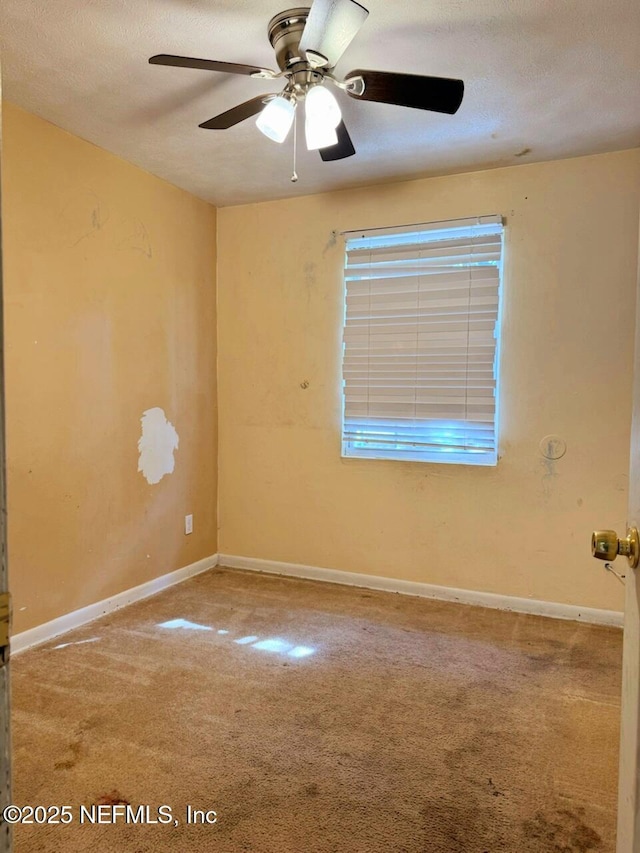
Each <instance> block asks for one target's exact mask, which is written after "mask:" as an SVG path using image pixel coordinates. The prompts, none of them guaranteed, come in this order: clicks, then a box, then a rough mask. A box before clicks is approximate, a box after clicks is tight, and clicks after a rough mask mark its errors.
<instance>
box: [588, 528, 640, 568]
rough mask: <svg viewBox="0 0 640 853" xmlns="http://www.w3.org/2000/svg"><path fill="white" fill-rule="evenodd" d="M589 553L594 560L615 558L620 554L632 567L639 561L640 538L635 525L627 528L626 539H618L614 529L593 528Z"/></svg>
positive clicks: (636, 565) (635, 566)
mask: <svg viewBox="0 0 640 853" xmlns="http://www.w3.org/2000/svg"><path fill="white" fill-rule="evenodd" d="M591 553H592V554H593V556H594V557H595V558H596V560H607V561H609V560H615V558H616V557H617V556H618V554H622V556H623V557H626V558H627V559H628V561H629V565H630V566H631V568H632V569H636V568H637V567H638V563H640V538H639V537H638V531H637V529H636V528H635V527H630V528H629V529H628V530H627V536H626V539H618V534H617V533H616V532H615V530H594V532H593V533H592V534H591Z"/></svg>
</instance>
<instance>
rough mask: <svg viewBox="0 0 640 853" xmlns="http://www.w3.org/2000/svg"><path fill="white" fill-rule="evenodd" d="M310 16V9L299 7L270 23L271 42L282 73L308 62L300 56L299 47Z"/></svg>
mask: <svg viewBox="0 0 640 853" xmlns="http://www.w3.org/2000/svg"><path fill="white" fill-rule="evenodd" d="M308 15H309V7H307V6H297V7H296V8H295V9H287V10H286V11H285V12H280V13H279V14H277V15H274V17H273V18H271V20H270V21H269V27H268V33H269V41H270V42H271V46H272V47H273V49H274V50H275V53H276V61H277V63H278V67H279V68H280V70H281V71H287V70H288V69H290V68H291V66H293V65H297V64H298V63H300V62H306V60H305V59H304V57H303V56H301V55H300V50H299V45H300V39H301V38H302V31H303V30H304V27H305V24H306V23H307V17H308Z"/></svg>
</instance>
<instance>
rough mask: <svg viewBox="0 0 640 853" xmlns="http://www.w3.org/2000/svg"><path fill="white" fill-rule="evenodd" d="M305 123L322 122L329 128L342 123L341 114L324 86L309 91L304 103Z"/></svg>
mask: <svg viewBox="0 0 640 853" xmlns="http://www.w3.org/2000/svg"><path fill="white" fill-rule="evenodd" d="M304 109H305V116H306V118H307V121H312V122H314V123H317V122H323V124H326V125H328V126H329V127H337V126H338V125H339V124H340V122H341V121H342V112H341V111H340V106H339V104H338V102H337V101H336V99H335V98H334V96H333V95H332V94H331V92H330V91H329V90H328V89H325V88H324V86H314V87H313V88H312V89H309V91H308V92H307V95H306V97H305V103H304Z"/></svg>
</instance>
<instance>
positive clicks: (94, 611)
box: [11, 554, 218, 655]
mask: <svg viewBox="0 0 640 853" xmlns="http://www.w3.org/2000/svg"><path fill="white" fill-rule="evenodd" d="M217 565H218V555H217V554H213V555H212V556H211V557H205V558H204V559H203V560H198V561H197V562H196V563H191V565H190V566H185V567H184V568H182V569H177V570H176V571H175V572H169V574H166V575H162V576H161V577H159V578H154V579H153V580H150V581H147V583H143V584H140V586H134V587H133V588H132V589H127V590H125V591H124V592H119V593H118V594H117V595H113V596H111V598H105V599H104V600H103V601H96V603H95V604H89V605H88V607H83V608H82V609H81V610H74V611H73V612H72V613H66V614H65V615H64V616H60V617H59V618H58V619H53V620H52V621H51V622H45V623H44V625H37V626H36V627H35V628H31V629H30V630H28V631H22V632H21V633H20V634H15V635H14V636H13V637H11V654H12V655H15V654H17V653H18V652H23V651H24V650H25V649H30V648H31V647H32V646H37V645H39V644H40V643H45V642H46V641H47V640H51V639H53V638H54V637H57V636H58V635H60V634H65V633H66V632H67V631H71V629H72V628H79V627H80V625H86V623H87V622H92V621H93V620H94V619H98V618H99V617H100V616H106V614H107V613H113V611H114V610H119V609H120V608H121V607H126V606H127V605H128V604H133V603H134V602H135V601H140V600H141V599H142V598H148V597H149V596H150V595H155V594H156V593H157V592H162V590H163V589H167V588H168V587H170V586H174V585H175V584H177V583H181V582H182V581H185V580H187V578H191V577H193V576H194V575H199V574H200V573H201V572H206V571H207V570H208V569H212V568H214V566H217Z"/></svg>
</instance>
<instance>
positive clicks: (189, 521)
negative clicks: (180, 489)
mask: <svg viewBox="0 0 640 853" xmlns="http://www.w3.org/2000/svg"><path fill="white" fill-rule="evenodd" d="M184 532H185V536H186V535H188V534H189V533H193V516H192V515H185V517H184Z"/></svg>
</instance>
